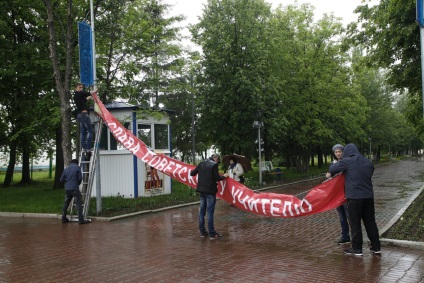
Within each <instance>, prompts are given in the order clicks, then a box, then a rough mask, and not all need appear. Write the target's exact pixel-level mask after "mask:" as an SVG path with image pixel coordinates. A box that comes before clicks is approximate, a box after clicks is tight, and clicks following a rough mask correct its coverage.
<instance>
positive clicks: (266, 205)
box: [93, 94, 345, 218]
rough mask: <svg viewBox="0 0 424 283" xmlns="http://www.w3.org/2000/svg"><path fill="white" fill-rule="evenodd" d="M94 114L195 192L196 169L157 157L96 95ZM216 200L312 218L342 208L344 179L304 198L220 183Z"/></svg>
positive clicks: (143, 157) (125, 142) (128, 144)
mask: <svg viewBox="0 0 424 283" xmlns="http://www.w3.org/2000/svg"><path fill="white" fill-rule="evenodd" d="M93 97H94V100H95V102H96V104H97V105H96V106H95V111H96V113H97V114H98V115H99V116H100V117H101V118H102V119H103V121H104V122H105V123H106V125H107V126H108V128H109V130H110V131H111V132H112V134H113V136H114V137H115V138H116V140H117V141H118V142H120V143H121V144H122V145H123V146H124V147H125V148H127V149H128V150H129V151H130V152H132V154H134V155H135V156H137V157H138V158H139V159H141V160H142V161H143V162H145V163H148V164H149V165H150V166H152V167H154V168H156V169H157V170H159V171H161V172H163V173H164V174H166V175H168V176H170V177H171V178H173V179H175V180H177V181H179V182H181V183H184V184H186V185H188V186H190V187H192V188H196V185H197V176H195V177H192V176H190V172H191V170H193V169H194V168H195V166H194V165H190V164H186V163H183V162H181V161H179V160H176V159H173V158H171V157H168V156H166V155H163V154H156V153H154V152H153V151H151V150H149V149H148V148H147V146H146V145H145V144H144V143H143V142H142V141H141V140H139V139H138V138H137V137H135V136H134V135H133V134H132V133H131V132H130V131H129V130H127V129H126V128H125V127H123V126H122V125H121V123H119V121H118V120H117V119H116V118H115V117H114V116H112V114H111V113H110V112H109V111H108V110H107V109H106V108H105V107H104V105H103V103H102V102H101V101H100V100H99V98H98V97H97V95H95V94H93ZM217 196H218V197H219V198H221V199H223V200H225V201H227V202H229V203H231V204H233V205H234V206H236V207H238V208H240V209H243V210H246V211H248V212H252V213H255V214H259V215H264V216H270V217H281V218H293V217H299V216H305V215H311V214H315V213H319V212H323V211H327V210H330V209H334V208H336V207H338V206H340V205H341V204H342V203H343V202H344V201H345V199H344V176H343V175H339V176H336V177H335V178H333V179H330V180H328V181H326V182H324V183H322V184H319V185H318V186H315V187H314V188H312V190H310V191H309V193H308V194H307V195H306V196H305V197H304V198H303V199H298V198H297V197H295V196H292V195H284V194H276V193H255V192H254V191H252V190H250V189H249V188H247V187H246V186H244V185H242V184H240V183H238V182H237V181H235V180H233V179H231V178H226V179H225V180H223V181H221V182H219V183H218V194H217Z"/></svg>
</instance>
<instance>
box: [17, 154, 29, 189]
mask: <svg viewBox="0 0 424 283" xmlns="http://www.w3.org/2000/svg"><path fill="white" fill-rule="evenodd" d="M29 159H30V156H29V150H28V148H23V151H22V178H21V181H20V182H19V184H20V185H28V184H31V175H30V174H31V172H30V168H29Z"/></svg>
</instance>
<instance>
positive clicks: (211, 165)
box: [190, 153, 226, 240]
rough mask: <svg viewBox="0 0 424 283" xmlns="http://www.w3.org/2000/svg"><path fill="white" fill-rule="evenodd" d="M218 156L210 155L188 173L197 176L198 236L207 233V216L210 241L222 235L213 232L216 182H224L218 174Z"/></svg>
mask: <svg viewBox="0 0 424 283" xmlns="http://www.w3.org/2000/svg"><path fill="white" fill-rule="evenodd" d="M219 158H220V156H219V155H218V154H216V153H215V154H212V156H211V157H210V158H209V159H206V160H204V161H202V162H200V163H199V165H197V167H196V168H195V169H194V170H193V171H191V172H190V175H191V176H196V175H197V174H199V175H198V176H197V188H196V192H198V193H200V209H199V229H200V236H201V237H202V238H203V237H206V236H207V235H208V233H207V232H206V229H205V215H206V212H207V214H208V231H209V238H210V239H211V240H214V239H217V238H221V237H222V235H221V234H219V233H218V232H217V231H215V227H214V213H215V204H216V193H217V192H218V187H217V182H218V181H221V180H224V179H225V178H226V176H221V175H219V173H218V163H219Z"/></svg>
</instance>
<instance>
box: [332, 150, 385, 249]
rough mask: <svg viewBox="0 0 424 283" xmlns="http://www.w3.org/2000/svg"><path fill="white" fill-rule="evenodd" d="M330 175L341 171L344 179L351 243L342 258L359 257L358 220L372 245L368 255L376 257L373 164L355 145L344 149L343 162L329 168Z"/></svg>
mask: <svg viewBox="0 0 424 283" xmlns="http://www.w3.org/2000/svg"><path fill="white" fill-rule="evenodd" d="M329 171H330V173H331V174H335V173H339V172H342V171H343V174H344V175H345V193H346V200H347V209H348V212H349V215H348V217H349V224H350V234H351V240H352V247H351V248H350V249H346V250H345V251H344V252H345V254H354V255H358V256H362V244H363V240H362V227H361V220H362V221H363V222H364V226H365V230H366V232H367V236H368V239H369V240H370V241H371V246H370V251H371V253H374V254H379V253H380V249H381V244H380V237H379V234H378V228H377V224H376V222H375V208H374V189H373V185H372V175H373V173H374V166H373V164H372V162H371V161H370V160H368V159H367V158H365V157H364V156H362V155H361V154H360V153H359V150H358V148H357V147H356V145H354V144H353V143H350V144H348V145H346V147H345V148H344V151H343V156H342V160H340V161H338V162H337V163H334V164H331V166H330V170H329Z"/></svg>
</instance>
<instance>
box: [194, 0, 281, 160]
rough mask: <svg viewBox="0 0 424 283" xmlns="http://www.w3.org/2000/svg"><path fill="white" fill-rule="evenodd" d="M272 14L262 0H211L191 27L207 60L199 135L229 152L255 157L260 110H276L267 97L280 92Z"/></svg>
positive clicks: (199, 94)
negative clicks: (272, 54) (272, 57)
mask: <svg viewBox="0 0 424 283" xmlns="http://www.w3.org/2000/svg"><path fill="white" fill-rule="evenodd" d="M271 16H272V14H271V10H270V5H269V4H266V3H265V2H264V1H262V0H254V1H245V0H226V1H217V0H209V1H208V3H207V5H206V6H205V9H204V13H203V15H202V17H201V19H200V22H199V23H198V24H197V25H195V26H193V27H192V29H191V32H192V35H193V38H194V42H196V43H197V44H199V45H200V46H201V47H202V49H203V56H204V60H203V68H204V69H203V70H204V75H203V76H204V77H203V80H204V84H203V88H201V89H200V90H199V92H198V99H199V100H200V101H201V104H199V111H200V117H199V123H198V131H200V132H201V133H202V134H203V135H205V138H204V139H202V140H203V141H205V140H210V141H211V142H212V143H213V144H215V145H216V146H217V147H219V148H220V150H221V152H222V153H223V154H228V153H241V154H243V155H246V156H253V155H254V153H255V150H256V146H255V144H254V141H255V140H256V139H257V138H256V137H257V134H256V131H255V129H254V128H253V127H252V124H253V121H254V120H256V112H257V110H262V111H264V112H265V113H264V115H263V116H265V117H266V116H267V113H268V111H271V108H268V107H267V100H266V99H265V97H267V96H270V95H272V94H273V93H274V92H276V90H275V88H274V87H273V86H272V85H270V83H269V82H270V81H272V75H271V74H270V73H269V72H268V66H269V62H268V52H269V40H270V39H269V37H268V35H267V34H268V30H267V25H268V23H269V20H270V18H271ZM268 109H269V110H268ZM269 114H270V115H271V113H269ZM255 155H256V154H255Z"/></svg>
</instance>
